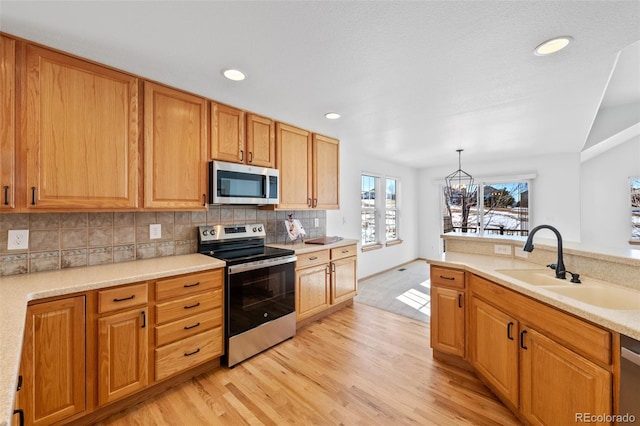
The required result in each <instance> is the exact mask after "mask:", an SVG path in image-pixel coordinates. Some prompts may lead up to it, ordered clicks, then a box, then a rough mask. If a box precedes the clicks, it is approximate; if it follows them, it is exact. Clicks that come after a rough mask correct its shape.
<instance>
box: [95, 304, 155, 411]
mask: <svg viewBox="0 0 640 426" xmlns="http://www.w3.org/2000/svg"><path fill="white" fill-rule="evenodd" d="M147 318H148V311H147V306H146V305H143V306H141V307H139V308H134V309H130V310H127V311H124V312H118V313H115V314H110V315H107V316H104V317H102V318H99V319H98V342H99V343H98V371H99V373H98V399H99V405H100V406H102V405H105V404H108V403H110V402H113V401H116V400H118V399H120V398H123V397H125V396H127V395H131V394H133V393H135V392H137V391H139V390H142V389H144V388H145V387H146V386H147V385H148V383H149V381H148V362H149V347H148V336H149V328H148V323H147Z"/></svg>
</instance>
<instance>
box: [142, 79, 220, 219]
mask: <svg viewBox="0 0 640 426" xmlns="http://www.w3.org/2000/svg"><path fill="white" fill-rule="evenodd" d="M144 153H145V159H144V206H145V207H146V208H166V209H173V210H180V209H184V210H201V209H203V208H204V207H205V206H206V192H207V191H206V189H205V188H206V185H207V171H208V167H207V101H206V100H205V99H204V98H200V97H198V96H194V95H191V94H188V93H185V92H181V91H179V90H175V89H171V88H168V87H165V86H161V85H159V84H155V83H151V82H148V81H145V83H144Z"/></svg>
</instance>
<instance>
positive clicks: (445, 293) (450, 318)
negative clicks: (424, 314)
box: [431, 284, 465, 358]
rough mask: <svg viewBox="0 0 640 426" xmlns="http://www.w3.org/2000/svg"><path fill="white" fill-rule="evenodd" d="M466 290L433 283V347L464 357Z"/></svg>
mask: <svg viewBox="0 0 640 426" xmlns="http://www.w3.org/2000/svg"><path fill="white" fill-rule="evenodd" d="M463 303H464V291H463V290H459V289H452V288H446V287H440V286H434V285H433V284H432V285H431V347H432V348H433V349H434V350H438V351H441V352H444V353H448V354H451V355H457V356H459V357H462V358H464V355H465V354H464V352H465V342H464V339H465V323H464V318H465V315H464V314H465V312H464V305H463Z"/></svg>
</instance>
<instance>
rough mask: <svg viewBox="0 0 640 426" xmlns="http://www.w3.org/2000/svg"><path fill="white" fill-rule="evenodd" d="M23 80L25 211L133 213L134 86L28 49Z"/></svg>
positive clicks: (121, 77)
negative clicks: (61, 209) (88, 210)
mask: <svg viewBox="0 0 640 426" xmlns="http://www.w3.org/2000/svg"><path fill="white" fill-rule="evenodd" d="M25 73H26V78H25V79H24V80H23V81H25V82H26V83H25V85H26V87H25V89H26V90H24V91H23V99H25V101H24V102H23V105H25V109H26V113H25V128H24V129H25V132H26V134H25V137H24V139H23V140H24V142H25V150H24V151H23V153H24V154H23V155H25V156H26V158H25V161H26V166H27V168H26V188H25V196H26V201H27V203H26V204H27V207H28V208H29V209H34V210H36V209H50V208H74V209H111V210H112V209H121V208H135V207H137V206H138V182H139V180H138V172H139V171H138V162H139V154H138V133H139V128H138V126H139V119H138V114H139V85H138V84H139V83H138V79H137V78H135V77H133V76H130V75H127V74H124V73H121V72H117V71H114V70H111V69H108V68H105V67H101V66H99V65H95V64H91V63H88V62H84V61H82V60H79V59H75V58H71V57H69V56H66V55H63V54H60V53H56V52H52V51H49V50H47V49H43V48H40V47H36V46H31V45H28V46H27V48H26V67H25Z"/></svg>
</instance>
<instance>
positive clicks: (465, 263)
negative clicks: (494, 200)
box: [427, 252, 640, 340]
mask: <svg viewBox="0 0 640 426" xmlns="http://www.w3.org/2000/svg"><path fill="white" fill-rule="evenodd" d="M427 262H428V263H430V264H432V265H437V266H445V267H455V268H460V269H463V270H465V271H468V272H471V273H474V274H476V275H479V276H481V277H483V278H486V279H488V280H491V281H493V282H496V283H498V284H500V285H503V286H504V287H507V288H510V289H512V290H515V291H517V292H518V293H521V294H524V295H527V296H530V297H532V298H534V299H536V300H539V301H541V302H544V303H546V304H548V305H551V306H554V307H556V308H559V309H561V310H563V311H565V312H568V313H571V314H573V315H575V316H577V317H580V318H583V319H585V320H588V321H591V322H592V323H595V324H598V325H600V326H602V327H605V328H608V329H610V330H613V331H617V332H619V333H621V334H624V335H627V336H630V337H632V338H634V339H639V340H640V310H617V309H606V308H601V307H598V306H594V305H591V304H587V303H584V302H581V301H579V300H576V299H573V298H570V297H568V296H563V295H560V294H558V293H555V292H553V291H551V290H549V289H546V288H544V287H540V286H536V285H532V284H528V283H527V282H525V281H521V280H518V279H516V278H512V277H510V276H508V275H505V274H502V273H500V272H498V270H502V269H538V270H539V269H541V268H544V266H542V267H541V266H540V265H538V264H534V263H531V262H526V261H522V260H518V259H514V258H508V257H499V256H488V255H483V254H470V253H458V252H447V253H444V254H442V255H441V256H440V257H438V258H430V259H427ZM549 273H550V275H553V271H551V270H549ZM580 278H581V279H582V280H583V281H588V280H590V278H589V277H588V276H582V275H581V276H580ZM594 281H597V282H598V283H599V284H601V285H602V284H604V285H607V286H609V285H610V286H612V287H619V286H617V285H616V284H609V283H606V282H603V281H602V280H594ZM576 285H579V284H576ZM638 297H639V298H640V291H638Z"/></svg>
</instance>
